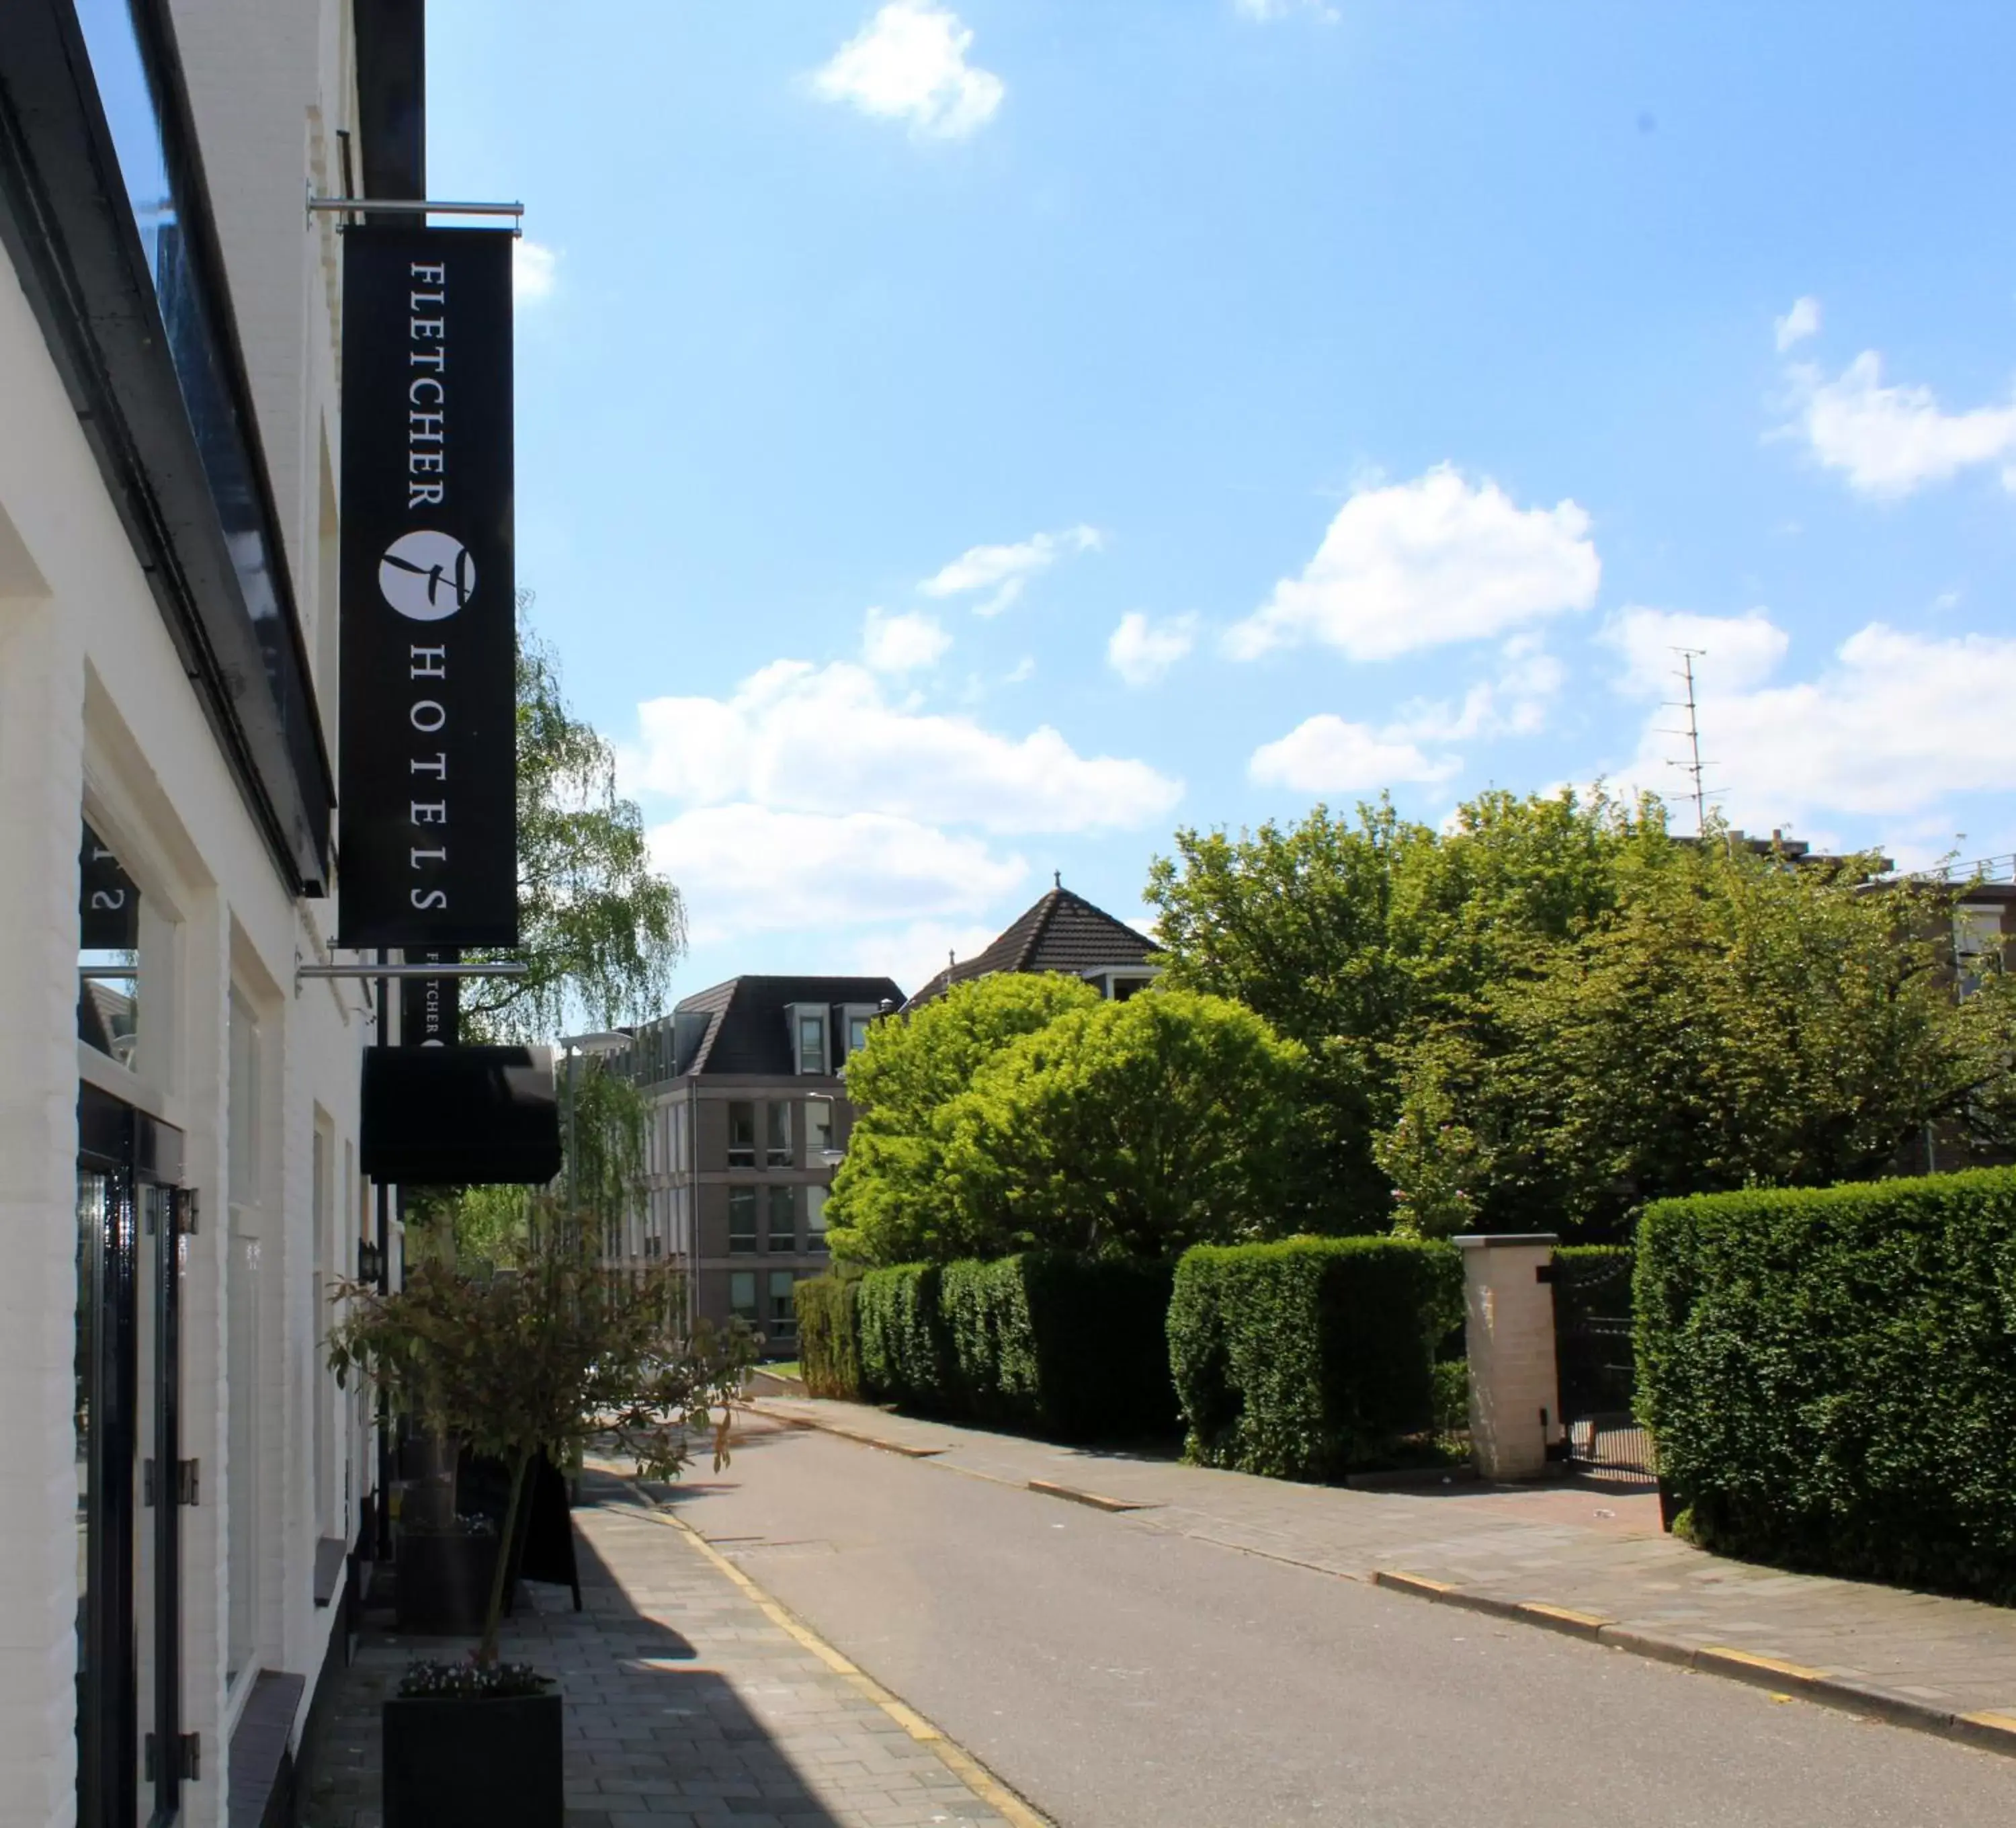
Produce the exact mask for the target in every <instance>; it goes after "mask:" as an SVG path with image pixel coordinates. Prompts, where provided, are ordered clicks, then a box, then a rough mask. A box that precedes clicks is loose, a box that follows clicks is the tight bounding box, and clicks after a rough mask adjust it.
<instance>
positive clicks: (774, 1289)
mask: <svg viewBox="0 0 2016 1828" xmlns="http://www.w3.org/2000/svg"><path fill="white" fill-rule="evenodd" d="M796 1280H797V1278H796V1277H794V1276H793V1275H792V1274H791V1272H790V1271H789V1270H788V1269H773V1270H772V1271H771V1272H770V1301H769V1312H768V1313H767V1314H765V1315H764V1319H765V1320H766V1321H767V1322H769V1331H770V1337H772V1339H777V1338H782V1337H788V1336H790V1335H791V1334H794V1333H796V1332H797V1330H798V1315H797V1305H796V1304H795V1303H794V1301H792V1299H791V1287H792V1285H793V1283H794V1282H795V1281H796Z"/></svg>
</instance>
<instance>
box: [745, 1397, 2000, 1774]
mask: <svg viewBox="0 0 2016 1828" xmlns="http://www.w3.org/2000/svg"><path fill="white" fill-rule="evenodd" d="M750 1407H751V1409H754V1410H755V1411H756V1412H759V1413H761V1414H764V1415H767V1416H774V1417H776V1418H778V1419H779V1420H787V1421H790V1422H794V1423H797V1424H799V1425H801V1426H806V1427H818V1428H821V1429H823V1430H826V1431H828V1432H830V1433H835V1434H843V1435H845V1436H848V1438H851V1439H854V1440H856V1441H861V1442H862V1443H863V1444H864V1445H869V1446H876V1447H881V1448H887V1449H889V1450H891V1451H895V1452H902V1453H906V1454H910V1455H913V1456H916V1457H919V1458H927V1459H930V1460H931V1463H933V1464H934V1466H941V1467H944V1468H945V1469H947V1470H948V1471H949V1472H952V1473H959V1474H966V1475H967V1476H969V1477H977V1478H984V1479H990V1480H994V1481H999V1482H1001V1483H1004V1484H1011V1485H1016V1486H1021V1487H1025V1488H1033V1489H1035V1490H1038V1491H1047V1492H1050V1493H1051V1494H1052V1495H1054V1496H1057V1497H1059V1498H1069V1499H1075V1500H1076V1501H1077V1502H1081V1503H1090V1504H1093V1505H1094V1506H1096V1507H1097V1508H1100V1509H1104V1510H1126V1511H1128V1512H1129V1513H1130V1514H1131V1516H1132V1520H1134V1521H1135V1522H1136V1523H1137V1524H1143V1525H1146V1526H1147V1527H1149V1528H1155V1529H1161V1530H1167V1531H1171V1532H1172V1533H1174V1534H1176V1535H1184V1536H1188V1537H1191V1538H1195V1539H1197V1540H1198V1541H1201V1542H1212V1543H1216V1544H1219V1545H1220V1546H1223V1547H1226V1548H1228V1549H1237V1550H1240V1551H1241V1552H1243V1553H1248V1554H1254V1555H1264V1556H1269V1557H1272V1558H1273V1559H1274V1560H1280V1561H1286V1562H1291V1563H1294V1564H1297V1565H1298V1566H1301V1567H1310V1568H1315V1569H1318V1570H1320V1571H1323V1572H1325V1573H1328V1574H1336V1575H1338V1576H1340V1577H1341V1578H1346V1579H1351V1580H1360V1581H1377V1582H1378V1583H1379V1584H1381V1585H1386V1586H1391V1587H1394V1588H1397V1589H1400V1590H1402V1591H1406V1592H1413V1593H1415V1594H1417V1595H1418V1596H1421V1597H1424V1598H1427V1599H1435V1600H1439V1601H1442V1602H1443V1603H1454V1604H1459V1605H1470V1606H1474V1607H1478V1608H1479V1609H1480V1610H1488V1611H1492V1612H1495V1613H1498V1614H1502V1615H1503V1616H1507V1617H1515V1618H1519V1619H1521V1620H1523V1621H1525V1622H1527V1623H1529V1624H1532V1625H1540V1626H1543V1627H1546V1628H1551V1629H1554V1630H1564V1631H1568V1632H1572V1633H1574V1634H1575V1635H1580V1636H1583V1637H1587V1638H1591V1639H1596V1640H1597V1642H1599V1643H1606V1644H1609V1645H1611V1646H1615V1647H1616V1648H1618V1649H1620V1650H1629V1651H1633V1652H1636V1653H1638V1654H1640V1655H1647V1656H1653V1657H1660V1658H1661V1659H1663V1660H1665V1661H1672V1662H1681V1663H1687V1664H1692V1665H1693V1666H1694V1667H1695V1668H1699V1669H1702V1670H1704V1671H1711V1672H1712V1673H1715V1674H1718V1675H1730V1676H1735V1677H1737V1678H1739V1679H1744V1680H1748V1681H1752V1682H1764V1683H1766V1684H1767V1685H1768V1686H1771V1687H1773V1688H1775V1689H1787V1690H1791V1691H1793V1692H1797V1693H1804V1694H1806V1695H1807V1696H1809V1697H1810V1698H1811V1699H1813V1700H1820V1701H1825V1702H1831V1703H1833V1704H1837V1705H1840V1706H1843V1707H1850V1708H1852V1709H1854V1710H1856V1711H1860V1712H1863V1713H1870V1714H1877V1715H1883V1716H1885V1717H1887V1718H1892V1719H1893V1720H1895V1721H1897V1722H1899V1724H1903V1725H1912V1726H1915V1727H1919V1728H1921V1729H1926V1730H1929V1731H1934V1732H1939V1733H1946V1734H1949V1735H1951V1736H1958V1737H1962V1738H1967V1739H1969V1740H1973V1741H1974V1742H1975V1743H1982V1744H1988V1745H1992V1746H1995V1747H1997V1748H1998V1749H2000V1750H2002V1751H2010V1752H2016V1610H2006V1609H2004V1608H2002V1607H1993V1606H1985V1605H1982V1604H1979V1603H1975V1602H1974V1601H1971V1600H1966V1599H1942V1598H1939V1597H1936V1596H1932V1595H1929V1594H1924V1593H1913V1592H1906V1591H1904V1590H1903V1589H1898V1588H1893V1587H1883V1586H1877V1585H1868V1584H1865V1583H1863V1582H1852V1581H1841V1580H1834V1579H1830V1578H1825V1577H1822V1576H1818V1575H1812V1574H1787V1573H1785V1572H1784V1571H1780V1570H1779V1569H1776V1568H1769V1567H1759V1566H1757V1565H1755V1564H1751V1563H1747V1562H1740V1561H1732V1560H1725V1559H1723V1558H1722V1557H1720V1556H1712V1555H1709V1554H1707V1553H1704V1552H1703V1551H1701V1550H1700V1549H1695V1548H1693V1547H1691V1546H1689V1545H1688V1544H1687V1543H1685V1542H1681V1541H1679V1540H1678V1539H1677V1538H1674V1537H1672V1536H1669V1535H1665V1534H1663V1533H1662V1532H1661V1530H1660V1528H1659V1513H1658V1500H1657V1499H1656V1497H1655V1496H1654V1494H1653V1493H1652V1492H1651V1489H1650V1488H1649V1487H1648V1486H1647V1485H1644V1484H1635V1485H1634V1484H1616V1485H1611V1484H1605V1483H1600V1482H1598V1481H1563V1482H1558V1483H1553V1484H1547V1485H1543V1486H1533V1487H1514V1486H1490V1485H1481V1484H1476V1483H1474V1482H1471V1483H1460V1482H1452V1483H1449V1484H1444V1485H1438V1486H1430V1487H1427V1488H1417V1489H1410V1490H1405V1491H1384V1492H1377V1491H1363V1490H1358V1489H1339V1488H1334V1487H1327V1486H1316V1485H1298V1484H1291V1483H1288V1482H1287V1481H1280V1480H1272V1479H1261V1478H1256V1477H1251V1476H1250V1475H1248V1474H1242V1473H1226V1472H1216V1471H1212V1470H1208V1469H1205V1468H1203V1467H1198V1466H1183V1465H1179V1464H1177V1463H1173V1462H1171V1461H1168V1460H1158V1459H1147V1458H1144V1457H1142V1456H1131V1455H1127V1454H1119V1453H1111V1452H1096V1451H1092V1450H1085V1449H1079V1448H1068V1447H1058V1446H1054V1445H1050V1444H1049V1443H1046V1442H1043V1441H1029V1440H1025V1439H1023V1438H1021V1437H1019V1436H1014V1435H1006V1434H992V1433H989V1432H987V1431H986V1430H981V1429H977V1428H964V1427H951V1426H948V1425H946V1424H945V1423H934V1422H927V1421H920V1420H916V1419H915V1418H913V1417H909V1416H897V1415H891V1414H888V1413H887V1412H884V1411H882V1410H880V1409H874V1408H871V1407H869V1406H867V1405H862V1404H858V1403H842V1402H824V1401H819V1400H815V1399H811V1398H764V1399H762V1400H761V1401H760V1402H753V1403H751V1405H750Z"/></svg>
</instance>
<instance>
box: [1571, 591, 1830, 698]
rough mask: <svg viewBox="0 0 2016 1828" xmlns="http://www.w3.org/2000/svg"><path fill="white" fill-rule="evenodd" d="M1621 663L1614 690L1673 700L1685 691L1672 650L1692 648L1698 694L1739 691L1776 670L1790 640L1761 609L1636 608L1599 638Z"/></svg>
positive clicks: (1676, 657)
mask: <svg viewBox="0 0 2016 1828" xmlns="http://www.w3.org/2000/svg"><path fill="white" fill-rule="evenodd" d="M1599 639H1600V640H1601V641H1602V642H1603V643H1604V646H1606V647H1609V648H1612V649H1614V650H1615V651H1616V652H1617V653H1618V654H1619V655H1620V656H1622V659H1623V661H1624V671H1623V672H1622V674H1621V675H1618V678H1617V681H1616V686H1617V689H1618V691H1620V692H1622V693H1625V694H1626V695H1627V696H1630V697H1633V698H1657V699H1661V700H1666V699H1676V698H1678V697H1679V696H1680V694H1681V693H1683V692H1684V691H1685V690H1686V687H1685V686H1684V684H1683V682H1682V681H1680V680H1679V678H1676V677H1675V675H1676V674H1677V673H1678V672H1679V670H1680V657H1679V655H1678V654H1677V653H1675V652H1674V651H1673V650H1674V649H1676V648H1691V649H1693V650H1694V651H1695V652H1696V653H1697V654H1699V655H1700V658H1699V659H1697V660H1696V661H1695V662H1694V678H1695V680H1696V690H1697V693H1700V692H1704V691H1706V690H1708V689H1711V688H1712V689H1714V690H1715V691H1717V692H1744V691H1748V689H1750V688H1751V687H1752V686H1761V685H1762V683H1763V682H1765V680H1766V679H1768V678H1769V677H1770V676H1771V675H1772V674H1773V672H1775V671H1777V666H1778V663H1779V662H1780V660H1783V659H1784V657H1785V650H1786V649H1787V647H1788V646H1790V645H1791V637H1790V636H1789V635H1787V634H1786V632H1785V631H1784V629H1782V628H1780V627H1779V626H1778V625H1777V624H1776V623H1775V622H1773V621H1771V619H1770V618H1769V617H1768V616H1766V614H1764V612H1763V611H1762V610H1749V611H1748V612H1747V613H1746V614H1743V615H1741V616H1698V615H1694V614H1690V613H1689V612H1688V611H1687V610H1648V609H1643V608H1640V607H1637V606H1633V607H1631V608H1629V609H1626V610H1624V611H1623V613H1622V614H1620V615H1618V616H1616V617H1613V618H1612V619H1611V621H1610V622H1609V623H1608V624H1607V625H1606V626H1605V627H1604V631H1603V633H1602V635H1600V637H1599Z"/></svg>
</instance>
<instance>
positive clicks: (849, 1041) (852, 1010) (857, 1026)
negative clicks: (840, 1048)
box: [840, 1003, 881, 1060]
mask: <svg viewBox="0 0 2016 1828" xmlns="http://www.w3.org/2000/svg"><path fill="white" fill-rule="evenodd" d="M880 1013H881V1011H880V1009H879V1008H877V1006H875V1005H874V1004H873V1003H842V1004H841V1006H840V1033H841V1040H842V1041H843V1042H845V1043H846V1046H845V1049H844V1052H843V1053H842V1054H841V1058H842V1059H843V1060H852V1059H853V1058H854V1056H855V1055H856V1054H858V1053H860V1051H861V1050H862V1049H863V1048H864V1047H866V1045H868V1027H869V1024H870V1023H872V1022H873V1020H875V1018H876V1017H877V1016H878V1015H880Z"/></svg>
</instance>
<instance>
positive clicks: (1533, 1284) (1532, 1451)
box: [1456, 1237, 1561, 1479]
mask: <svg viewBox="0 0 2016 1828" xmlns="http://www.w3.org/2000/svg"><path fill="white" fill-rule="evenodd" d="M1554 1242H1555V1240H1553V1238H1552V1237H1532V1238H1507V1237H1497V1238H1492V1237H1483V1238H1458V1239H1457V1240H1456V1243H1457V1245H1458V1246H1459V1247H1460V1248H1461V1250H1462V1251H1463V1309H1464V1312H1463V1322H1464V1324H1463V1331H1464V1338H1465V1344H1466V1348H1467V1354H1468V1357H1469V1359H1470V1432H1471V1445H1472V1447H1473V1448H1474V1451H1475V1452H1476V1456H1477V1463H1478V1470H1479V1471H1481V1473H1482V1474H1484V1476H1485V1477H1486V1478H1487V1479H1535V1478H1539V1477H1541V1475H1542V1474H1544V1473H1545V1472H1546V1470H1547V1453H1546V1450H1547V1444H1548V1443H1549V1442H1550V1441H1553V1440H1557V1439H1558V1438H1559V1437H1560V1434H1561V1394H1560V1388H1559V1385H1558V1382H1557V1377H1556V1372H1555V1363H1554V1290H1553V1284H1552V1283H1546V1282H1542V1281H1541V1280H1540V1279H1539V1276H1537V1275H1535V1271H1537V1270H1538V1269H1539V1268H1542V1267H1543V1265H1546V1264H1548V1263H1550V1262H1551V1261H1553V1254H1554ZM1543 1418H1544V1420H1543Z"/></svg>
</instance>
